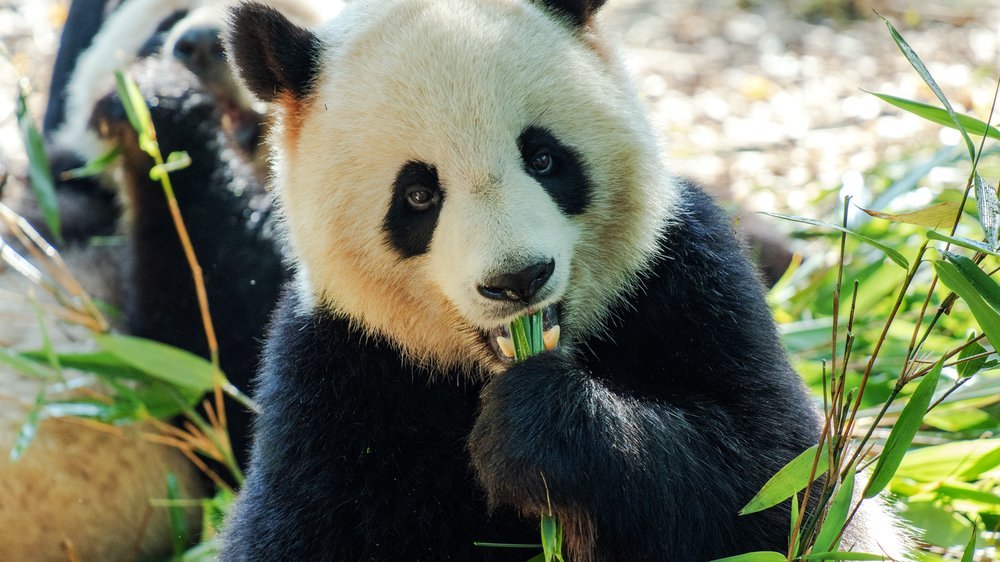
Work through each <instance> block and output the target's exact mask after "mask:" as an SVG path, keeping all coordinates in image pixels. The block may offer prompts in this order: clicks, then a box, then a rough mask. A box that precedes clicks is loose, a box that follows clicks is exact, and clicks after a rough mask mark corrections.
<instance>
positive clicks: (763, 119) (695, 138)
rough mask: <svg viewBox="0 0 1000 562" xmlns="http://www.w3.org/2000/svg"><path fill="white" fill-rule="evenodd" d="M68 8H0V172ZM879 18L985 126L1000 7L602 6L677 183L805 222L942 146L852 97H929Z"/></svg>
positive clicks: (901, 118) (641, 1)
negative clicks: (22, 87) (893, 165)
mask: <svg viewBox="0 0 1000 562" xmlns="http://www.w3.org/2000/svg"><path fill="white" fill-rule="evenodd" d="M68 4H69V3H68V1H67V0H0V44H2V45H3V46H4V47H5V48H6V50H7V52H8V53H9V56H10V63H11V64H7V63H0V165H2V166H5V167H6V168H8V169H9V170H10V171H11V172H14V174H13V175H15V176H20V175H21V174H19V173H17V172H19V171H20V170H21V169H22V168H23V166H24V163H25V158H24V156H23V149H22V148H21V144H20V139H19V138H18V136H17V135H16V134H15V131H16V119H15V112H14V109H15V104H14V101H15V94H16V87H17V80H18V77H20V76H26V77H27V78H28V79H29V80H30V82H31V85H32V87H33V88H34V90H35V92H36V95H34V96H32V97H31V98H30V108H31V111H32V113H33V114H34V115H35V117H36V120H37V121H39V122H40V120H41V116H42V113H43V110H44V104H45V95H44V93H45V92H46V91H47V88H48V80H49V73H50V71H51V65H52V61H53V59H54V56H55V50H56V47H57V43H58V38H59V32H60V29H61V27H62V24H63V21H64V19H65V17H66V13H67V9H68ZM873 10H877V11H878V12H879V13H880V14H882V15H883V16H886V17H887V18H890V19H892V20H893V21H894V22H895V24H896V25H897V26H899V28H900V30H901V31H902V32H903V33H904V35H905V36H906V37H907V39H908V40H909V41H910V43H911V44H912V45H913V46H914V48H915V49H916V50H917V52H918V54H920V56H921V57H922V58H923V59H924V61H925V62H926V63H927V65H928V67H929V68H930V69H931V71H932V72H933V73H934V75H935V77H936V78H937V80H938V82H939V83H940V84H941V87H942V88H943V89H944V90H945V92H946V93H947V94H948V95H949V96H950V99H951V101H952V103H954V104H955V106H956V109H957V110H959V111H963V112H968V113H972V114H976V115H980V116H981V117H983V118H985V115H986V114H987V113H988V109H989V107H988V106H989V103H990V100H991V98H992V93H993V80H995V78H996V76H995V74H996V72H995V70H996V68H997V60H998V55H1000V36H998V30H1000V2H997V1H992V0H955V1H950V2H949V1H945V0H914V1H903V0H898V1H883V2H874V1H866V0H758V1H753V0H740V1H737V0H700V1H697V0H611V1H610V2H608V4H607V9H606V10H605V12H604V18H605V20H606V23H607V26H606V27H607V29H609V30H611V31H612V32H613V33H615V34H618V35H619V36H620V38H621V39H622V40H623V44H624V46H625V52H624V55H625V57H626V59H627V60H628V63H629V64H630V65H631V67H632V69H633V70H634V73H635V75H636V77H637V83H638V86H639V91H640V93H641V95H642V97H643V98H644V99H645V100H646V101H647V103H648V106H649V108H650V110H651V111H652V114H653V118H654V119H655V122H656V124H657V127H658V129H659V130H660V131H661V132H662V133H663V137H664V138H665V139H666V141H667V144H666V151H667V154H668V155H669V157H670V158H671V160H672V161H673V162H674V166H675V168H676V169H677V170H678V171H680V172H681V173H683V174H686V175H689V176H691V177H694V178H696V179H698V180H700V181H703V182H705V183H707V184H708V185H709V186H711V187H712V188H713V189H715V190H716V191H717V192H719V193H724V194H728V195H729V196H730V197H731V198H732V199H733V200H735V201H737V202H740V203H742V204H744V205H745V206H746V208H747V209H750V210H762V209H763V210H770V209H776V208H777V209H790V210H792V211H793V212H796V213H799V214H805V213H806V211H807V210H816V209H817V205H819V206H821V207H822V206H828V205H830V204H833V205H835V204H836V202H835V200H831V201H827V200H825V199H823V197H824V195H825V194H826V193H828V192H829V190H831V189H839V187H840V186H841V185H842V184H843V183H844V181H845V178H846V180H847V182H848V184H849V186H851V188H852V189H860V186H859V183H864V180H863V179H861V178H859V177H858V174H862V175H863V174H864V173H865V172H867V171H868V170H870V169H872V168H874V167H876V166H878V165H879V164H880V163H885V162H892V161H898V160H900V159H901V158H903V157H906V156H910V155H913V154H914V153H915V152H916V151H920V150H923V149H927V147H928V146H930V145H934V144H936V142H937V141H938V139H937V136H938V135H937V133H938V130H939V128H938V127H935V126H932V125H929V124H927V123H926V122H923V121H921V120H920V119H917V118H915V117H912V116H909V115H905V114H903V113H901V112H900V111H897V110H895V109H893V108H891V107H888V106H886V105H885V104H884V103H882V102H880V101H879V100H877V99H876V98H874V97H872V96H870V95H868V94H866V93H864V92H863V91H861V89H862V88H863V89H865V90H869V91H876V92H886V93H891V94H894V95H898V96H900V97H904V98H910V99H919V100H924V101H927V100H930V99H932V98H933V96H932V95H931V93H930V91H929V90H927V89H926V87H924V86H923V83H922V82H921V80H920V78H919V77H918V76H917V75H916V74H915V73H914V72H913V71H912V69H911V68H910V67H909V65H908V64H907V62H906V61H905V59H903V58H902V57H901V56H900V55H899V51H898V49H897V48H896V46H895V44H894V43H893V42H892V41H891V40H890V39H889V36H888V34H887V32H886V29H885V26H884V25H883V24H882V22H881V21H880V20H879V19H878V17H877V16H876V15H875V13H874V12H873ZM945 140H947V141H948V142H951V143H954V142H957V140H958V137H957V134H949V135H948V136H947V138H946V139H945ZM935 179H939V178H936V177H931V178H929V181H934V180H935ZM867 187H868V188H869V189H877V188H878V186H867Z"/></svg>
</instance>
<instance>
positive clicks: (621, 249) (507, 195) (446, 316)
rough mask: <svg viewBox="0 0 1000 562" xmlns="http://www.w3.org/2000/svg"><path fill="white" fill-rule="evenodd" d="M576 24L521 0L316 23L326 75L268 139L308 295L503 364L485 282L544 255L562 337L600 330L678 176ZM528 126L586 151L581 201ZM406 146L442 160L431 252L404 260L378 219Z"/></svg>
mask: <svg viewBox="0 0 1000 562" xmlns="http://www.w3.org/2000/svg"><path fill="white" fill-rule="evenodd" d="M440 29H448V30H450V32H449V33H447V34H441V33H435V32H432V31H433V30H440ZM572 33H574V31H573V30H571V29H569V28H567V27H566V26H565V25H561V24H560V23H559V22H558V21H556V20H554V19H553V18H552V17H551V16H550V15H548V14H546V13H544V12H543V11H541V10H540V9H539V8H537V7H536V6H534V5H532V4H528V3H525V2H518V1H513V0H491V1H485V2H484V1H479V2H472V1H469V0H455V1H451V2H432V1H426V0H405V1H402V2H375V1H370V2H355V3H352V4H351V5H350V6H349V8H348V10H347V12H346V13H344V14H343V16H342V17H340V18H338V19H337V20H335V21H334V22H332V23H331V24H330V25H328V26H326V27H324V28H322V29H320V30H319V31H318V32H317V35H318V36H319V38H320V39H321V40H322V42H323V44H324V49H325V50H324V52H323V55H322V57H323V59H322V60H321V61H320V65H319V66H320V68H321V69H322V74H321V75H320V76H319V78H318V82H317V84H316V85H315V88H314V90H313V93H312V94H311V95H310V96H308V97H307V99H305V100H296V99H293V98H290V97H289V98H287V99H286V100H285V101H284V102H283V103H282V104H281V105H282V117H283V123H282V127H281V128H280V130H278V131H277V132H275V133H274V134H272V136H271V139H270V140H271V143H272V144H273V145H274V147H275V148H276V150H275V151H274V164H275V165H274V169H275V185H276V186H277V189H278V193H279V198H280V201H281V206H282V209H283V212H284V214H285V216H286V218H287V228H288V237H289V240H290V242H291V246H292V247H293V255H294V256H295V258H296V259H297V260H298V261H300V262H301V263H302V264H303V265H304V266H305V267H304V269H303V270H302V271H303V272H304V274H303V275H304V277H305V279H303V282H302V283H300V287H305V290H306V291H307V292H309V293H310V294H309V295H307V296H308V297H310V298H311V297H315V298H316V301H317V302H319V303H321V304H322V305H323V306H328V307H332V308H333V309H336V310H338V311H341V312H343V313H346V314H347V315H349V316H350V317H351V318H352V319H354V320H355V321H356V322H357V324H358V325H360V326H363V327H364V328H366V329H369V330H374V331H376V332H379V333H382V334H385V335H387V336H389V337H390V339H391V340H392V341H394V342H395V343H396V344H398V345H399V346H400V347H401V348H402V350H404V351H405V352H406V353H408V354H409V355H410V356H411V357H413V358H416V359H418V360H420V361H429V362H433V363H436V364H437V365H439V366H454V365H470V364H478V365H479V366H481V367H482V366H485V367H487V368H488V369H493V368H496V367H497V363H496V362H495V360H493V359H492V357H491V355H490V354H489V353H488V351H487V350H486V349H485V347H484V346H483V345H482V343H481V341H480V340H479V336H478V335H477V332H476V329H477V328H478V329H484V328H490V327H494V326H496V325H498V324H501V323H504V322H507V321H508V320H509V319H510V316H511V312H510V311H507V312H505V313H498V312H496V311H495V310H494V306H495V305H494V304H493V303H491V302H490V301H488V300H486V299H484V298H483V297H481V296H480V295H478V294H477V292H476V284H477V283H478V282H480V281H481V280H482V279H485V278H486V277H487V276H488V275H490V274H492V273H494V272H496V271H499V270H502V269H503V268H504V266H505V265H507V266H509V264H512V263H517V260H518V259H519V258H520V259H525V258H527V257H528V256H546V257H552V258H554V259H555V261H556V271H555V273H554V274H553V276H552V279H551V280H550V282H549V284H548V285H547V286H546V289H545V291H544V293H545V294H546V295H547V299H546V303H548V302H554V301H558V300H561V301H562V302H563V303H564V306H565V308H564V326H566V329H564V331H563V335H564V336H563V337H566V338H568V339H569V340H578V339H581V338H583V337H584V336H586V335H589V334H592V333H594V332H597V331H600V330H601V326H602V324H603V323H604V322H606V321H607V320H608V319H607V318H606V316H607V311H608V310H609V309H610V308H611V304H612V301H613V300H615V299H616V298H618V295H620V293H621V292H622V291H623V290H632V289H634V283H633V280H634V278H635V275H636V273H637V272H638V271H640V270H641V269H642V268H643V266H644V265H645V264H646V263H647V261H648V260H649V258H650V257H651V255H652V253H653V252H654V246H655V238H656V236H657V232H659V231H660V229H661V226H662V224H663V223H664V221H667V220H669V217H670V215H671V208H672V206H673V204H674V199H675V190H674V182H673V180H672V179H671V177H670V176H669V175H668V174H667V173H666V171H665V170H664V169H663V168H662V167H661V164H660V163H659V162H660V159H659V150H658V147H657V146H656V143H655V142H654V141H652V140H651V139H653V138H654V137H653V135H652V134H651V132H650V129H649V126H648V124H647V122H646V120H645V118H644V116H643V114H642V112H641V109H640V107H639V104H638V100H637V97H636V95H635V93H634V91H633V90H632V89H631V88H630V87H625V88H623V87H622V85H623V83H626V84H627V82H626V80H625V78H624V76H623V72H622V70H621V69H620V66H619V63H618V62H617V60H615V59H614V57H613V56H610V55H609V50H608V49H607V48H606V47H602V48H600V49H593V48H592V46H593V45H603V43H604V42H603V39H602V35H601V32H600V30H599V26H596V25H595V26H592V27H590V28H588V29H587V30H586V31H583V33H586V34H587V35H588V38H587V41H586V42H585V43H584V42H578V41H575V40H572V38H571V34H572ZM588 45H590V47H588ZM584 116H586V117H584ZM532 125H534V126H541V127H545V128H548V129H550V130H551V131H552V132H553V134H554V135H555V136H556V137H557V138H559V139H560V141H562V142H563V143H565V144H567V145H568V146H570V147H572V148H574V149H575V150H577V151H578V152H579V153H580V154H582V155H583V156H584V159H585V165H586V168H587V172H588V173H589V175H590V177H591V180H592V183H593V186H594V189H593V194H592V198H591V202H590V204H589V206H588V207H587V209H586V211H585V212H584V213H582V214H581V215H578V216H573V217H570V216H567V215H565V214H564V213H562V212H560V210H559V208H558V207H557V206H556V204H555V203H554V202H553V201H552V199H551V198H550V197H549V196H548V195H547V194H546V193H545V192H544V191H543V190H542V189H541V188H540V187H539V185H538V184H537V183H536V182H535V181H533V180H532V179H531V178H530V177H529V176H528V175H527V174H526V173H525V171H524V168H523V163H522V161H521V156H520V154H519V152H518V149H517V144H516V139H517V138H518V135H519V134H520V133H521V131H522V130H523V129H525V128H526V127H528V126H532ZM410 160H420V161H425V162H427V163H429V164H431V165H433V166H435V167H436V168H437V170H438V173H439V176H440V179H441V183H442V186H443V189H444V191H445V202H444V205H443V207H442V211H441V215H440V217H439V220H438V225H437V228H436V230H435V232H434V237H433V240H432V243H431V246H430V249H429V251H428V252H427V253H426V254H425V255H421V256H417V257H413V258H409V259H406V260H402V259H400V258H399V256H398V255H397V254H396V253H395V252H394V251H393V250H392V248H390V247H389V246H388V245H387V242H386V238H385V234H384V232H382V230H381V224H382V220H383V217H384V215H385V212H386V209H387V208H388V205H389V197H390V191H391V190H390V186H391V185H392V182H393V179H394V176H395V174H396V172H397V171H398V169H399V168H400V166H401V165H402V164H404V163H405V162H407V161H410ZM543 304H544V303H543ZM470 360H474V361H470Z"/></svg>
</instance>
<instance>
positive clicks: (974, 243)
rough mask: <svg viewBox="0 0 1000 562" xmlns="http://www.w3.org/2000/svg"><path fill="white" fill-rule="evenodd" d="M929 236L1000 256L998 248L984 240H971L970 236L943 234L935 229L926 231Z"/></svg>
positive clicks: (930, 238)
mask: <svg viewBox="0 0 1000 562" xmlns="http://www.w3.org/2000/svg"><path fill="white" fill-rule="evenodd" d="M926 235H927V238H928V239H929V240H940V241H941V242H948V243H949V244H954V245H956V246H961V247H963V248H968V249H970V250H975V251H977V252H982V253H984V254H990V255H992V256H996V257H998V258H1000V253H997V252H996V250H994V249H992V248H990V247H989V246H987V245H986V244H985V243H983V242H979V241H978V240H970V239H968V238H962V237H959V236H948V235H947V234H941V233H940V232H935V231H933V230H928V231H927V232H926Z"/></svg>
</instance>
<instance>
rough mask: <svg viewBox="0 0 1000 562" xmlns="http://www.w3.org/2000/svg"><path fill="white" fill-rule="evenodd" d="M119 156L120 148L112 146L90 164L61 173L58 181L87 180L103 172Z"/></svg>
mask: <svg viewBox="0 0 1000 562" xmlns="http://www.w3.org/2000/svg"><path fill="white" fill-rule="evenodd" d="M121 154H122V149H121V147H118V146H113V147H111V149H110V150H108V151H107V152H105V153H104V154H101V155H99V156H97V157H96V158H94V159H93V160H91V161H90V162H87V163H86V164H84V165H83V166H82V167H80V168H73V169H72V170H66V171H65V172H63V173H62V175H60V176H59V179H61V180H63V181H67V180H75V179H79V178H89V177H91V176H96V175H98V174H100V173H102V172H104V170H107V169H108V167H109V166H111V164H112V163H114V161H115V159H116V158H118V157H119V156H121Z"/></svg>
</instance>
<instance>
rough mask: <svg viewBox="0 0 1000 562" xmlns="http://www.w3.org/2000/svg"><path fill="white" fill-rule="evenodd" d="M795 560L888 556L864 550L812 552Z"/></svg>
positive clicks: (858, 558)
mask: <svg viewBox="0 0 1000 562" xmlns="http://www.w3.org/2000/svg"><path fill="white" fill-rule="evenodd" d="M796 560H888V558H886V557H885V556H882V555H880V554H868V553H866V552H814V553H812V554H807V555H806V556H801V557H799V558H796Z"/></svg>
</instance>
